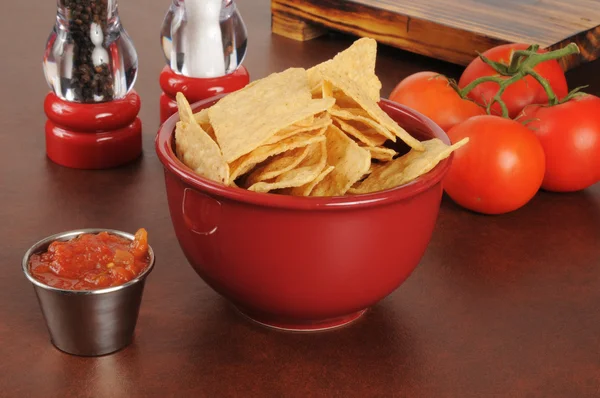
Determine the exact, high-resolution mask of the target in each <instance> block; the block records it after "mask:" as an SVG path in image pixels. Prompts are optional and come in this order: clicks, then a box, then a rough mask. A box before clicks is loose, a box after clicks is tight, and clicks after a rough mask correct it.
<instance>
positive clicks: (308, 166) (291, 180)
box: [248, 141, 327, 192]
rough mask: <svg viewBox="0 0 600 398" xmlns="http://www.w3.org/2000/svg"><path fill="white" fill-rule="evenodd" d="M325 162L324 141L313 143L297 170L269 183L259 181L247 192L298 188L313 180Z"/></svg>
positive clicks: (325, 150)
mask: <svg viewBox="0 0 600 398" xmlns="http://www.w3.org/2000/svg"><path fill="white" fill-rule="evenodd" d="M326 162H327V149H326V146H325V141H321V142H315V143H313V144H310V145H309V147H308V154H307V156H306V157H305V158H304V160H303V161H302V162H300V164H299V165H298V167H297V168H295V169H292V170H289V171H286V172H285V173H283V174H280V175H279V176H278V177H276V178H274V179H272V180H270V181H261V182H258V183H256V184H254V185H251V186H250V187H249V188H248V190H250V191H255V192H269V191H271V190H274V189H281V188H289V187H299V186H302V185H304V184H308V183H310V182H311V181H313V180H315V179H316V178H317V177H318V176H319V174H321V171H323V168H325V165H326Z"/></svg>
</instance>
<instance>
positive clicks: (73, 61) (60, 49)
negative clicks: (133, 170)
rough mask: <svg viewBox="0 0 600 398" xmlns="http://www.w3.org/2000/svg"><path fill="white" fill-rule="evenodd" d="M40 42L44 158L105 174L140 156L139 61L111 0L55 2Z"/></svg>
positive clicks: (65, 0)
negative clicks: (53, 18)
mask: <svg viewBox="0 0 600 398" xmlns="http://www.w3.org/2000/svg"><path fill="white" fill-rule="evenodd" d="M57 8H58V10H57V18H56V24H55V25H54V28H53V30H52V32H51V33H50V37H49V38H48V41H47V43H46V51H45V54H44V62H43V66H44V73H45V75H46V81H47V82H48V85H49V86H50V88H51V89H52V91H51V92H50V93H49V94H48V95H47V96H46V99H45V102H44V110H45V113H46V116H47V117H48V120H47V122H46V153H47V155H48V157H49V158H50V159H51V160H52V161H54V162H55V163H58V164H60V165H63V166H66V167H71V168H78V169H105V168H110V167H116V166H119V165H122V164H125V163H128V162H130V161H132V160H134V159H136V158H137V157H139V156H140V154H141V153H142V123H141V121H140V119H139V118H138V117H137V115H138V113H139V111H140V106H141V101H140V97H139V96H138V94H137V93H136V92H135V91H134V90H133V85H134V83H135V79H136V76H137V70H138V59H137V53H136V51H135V48H134V46H133V42H132V41H131V39H130V38H129V36H128V35H127V33H126V32H125V30H124V29H123V26H122V24H121V21H120V19H119V15H118V7H117V0H58V1H57Z"/></svg>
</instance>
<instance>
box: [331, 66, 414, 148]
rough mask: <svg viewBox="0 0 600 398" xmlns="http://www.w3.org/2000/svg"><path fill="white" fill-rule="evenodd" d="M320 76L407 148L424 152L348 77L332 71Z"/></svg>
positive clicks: (412, 138)
mask: <svg viewBox="0 0 600 398" xmlns="http://www.w3.org/2000/svg"><path fill="white" fill-rule="evenodd" d="M322 75H323V78H324V79H325V80H327V81H329V82H331V84H333V85H334V86H335V87H337V88H339V89H340V90H342V91H343V92H344V93H345V94H346V95H348V96H349V97H350V98H352V99H353V100H354V101H355V102H356V103H357V104H358V105H359V106H360V107H361V108H362V109H364V110H365V111H367V112H368V113H369V115H370V116H371V118H373V119H374V120H375V121H376V122H378V123H379V124H381V125H382V126H383V127H385V128H386V129H388V130H390V131H391V132H392V133H394V134H395V135H396V136H398V138H400V139H401V140H402V141H404V142H405V143H406V144H407V145H408V146H410V147H411V148H414V149H416V150H419V151H423V150H424V147H423V145H422V144H421V142H420V141H419V140H417V139H416V138H414V137H412V136H411V135H410V134H408V132H407V131H406V130H404V129H403V128H402V127H400V126H399V125H398V123H396V122H395V121H394V120H393V119H392V118H391V117H390V116H389V115H388V114H387V113H385V112H384V111H383V110H382V109H381V108H380V107H379V105H378V104H377V102H376V101H374V100H372V99H371V98H369V96H368V95H367V94H366V93H365V92H364V90H362V89H361V87H360V86H358V85H357V84H356V83H354V82H353V81H352V80H350V79H348V77H346V76H343V75H342V74H340V73H339V72H338V71H336V70H332V69H326V70H324V71H322Z"/></svg>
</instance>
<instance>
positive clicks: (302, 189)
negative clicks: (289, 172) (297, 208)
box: [279, 166, 335, 196]
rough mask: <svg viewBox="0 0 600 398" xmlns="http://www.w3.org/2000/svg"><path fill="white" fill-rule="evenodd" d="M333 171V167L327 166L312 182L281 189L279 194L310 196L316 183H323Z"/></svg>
mask: <svg viewBox="0 0 600 398" xmlns="http://www.w3.org/2000/svg"><path fill="white" fill-rule="evenodd" d="M333 169H335V167H333V166H328V167H326V168H325V169H323V171H322V172H321V174H319V175H318V176H317V178H315V179H314V180H313V181H311V182H309V183H308V184H304V185H302V186H299V187H293V188H286V189H282V190H281V191H280V192H279V193H282V194H284V195H293V196H310V194H311V193H312V191H313V189H314V188H315V186H317V184H318V183H320V182H321V181H323V179H324V178H325V177H327V175H328V174H329V173H331V172H332V171H333Z"/></svg>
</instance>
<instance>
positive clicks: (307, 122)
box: [292, 115, 315, 127]
mask: <svg viewBox="0 0 600 398" xmlns="http://www.w3.org/2000/svg"><path fill="white" fill-rule="evenodd" d="M314 122H315V116H314V115H310V116H309V117H307V118H306V119H302V120H300V121H299V122H296V123H294V124H293V125H292V126H297V127H310V126H312V124H313V123H314Z"/></svg>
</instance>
